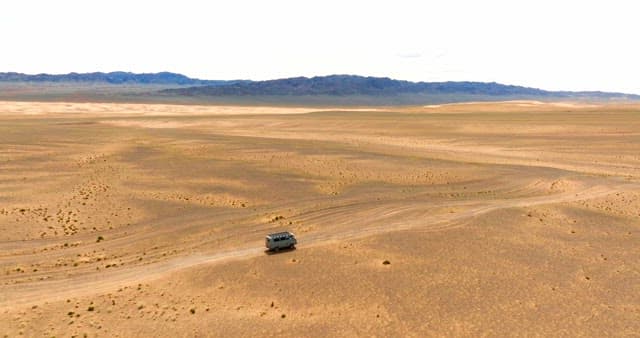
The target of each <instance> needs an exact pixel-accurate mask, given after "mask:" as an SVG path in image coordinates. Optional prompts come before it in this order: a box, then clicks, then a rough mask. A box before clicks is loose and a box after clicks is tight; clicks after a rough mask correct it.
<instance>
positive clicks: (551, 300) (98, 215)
mask: <svg viewBox="0 0 640 338" xmlns="http://www.w3.org/2000/svg"><path fill="white" fill-rule="evenodd" d="M282 230H290V231H292V232H294V233H295V234H296V236H297V238H298V242H299V245H298V247H297V249H296V250H289V251H283V252H279V253H275V254H269V253H266V252H265V248H264V236H265V235H266V234H268V233H270V232H276V231H282ZM0 334H2V336H8V337H15V336H27V337H52V336H55V337H70V336H76V337H83V336H88V337H95V336H99V337H204V336H241V337H247V336H256V337H265V336H288V337H301V336H331V337H345V336H367V337H373V336H378V337H391V336H407V337H425V336H474V337H475V336H497V337H503V336H545V337H546V336H596V337H602V336H637V335H638V334H640V105H637V104H631V103H616V104H613V103H588V104H587V103H543V102H533V101H516V102H495V103H471V104H452V105H441V106H420V107H398V108H392V107H391V108H390V107H383V108H382V107H381V108H363V109H340V108H287V107H280V108H274V107H231V106H226V107H223V106H195V105H162V104H108V103H38V102H29V103H25V102H0Z"/></svg>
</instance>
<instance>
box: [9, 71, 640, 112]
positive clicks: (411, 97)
mask: <svg viewBox="0 0 640 338" xmlns="http://www.w3.org/2000/svg"><path fill="white" fill-rule="evenodd" d="M60 84H64V86H62V87H61V86H60ZM25 86H26V87H28V88H27V89H25ZM105 86H108V88H105ZM36 87H37V89H33V90H29V88H36ZM61 88H64V89H61ZM16 93H17V94H16ZM0 99H18V100H22V99H24V100H38V99H44V100H87V101H91V100H99V101H109V100H114V101H150V102H153V101H162V102H172V101H175V102H198V103H216V102H218V103H219V102H227V103H249V104H253V103H256V104H259V103H268V104H278V103H287V104H346V105H349V104H359V105H368V104H371V105H380V104H382V105H384V104H387V105H402V104H429V103H447V102H466V101H491V100H515V99H546V100H556V99H560V100H573V99H576V100H619V101H627V100H633V101H638V100H640V95H634V94H624V93H608V92H599V91H590V92H570V91H547V90H542V89H536V88H529V87H522V86H513V85H504V84H499V83H495V82H490V83H487V82H466V81H464V82H410V81H401V80H394V79H390V78H386V77H364V76H356V75H330V76H316V77H312V78H307V77H294V78H288V79H279V80H268V81H249V80H231V81H227V80H200V79H193V78H189V77H187V76H185V75H182V74H176V73H169V72H161V73H146V74H136V73H128V72H111V73H100V72H96V73H69V74H63V75H51V74H37V75H27V74H21V73H0Z"/></svg>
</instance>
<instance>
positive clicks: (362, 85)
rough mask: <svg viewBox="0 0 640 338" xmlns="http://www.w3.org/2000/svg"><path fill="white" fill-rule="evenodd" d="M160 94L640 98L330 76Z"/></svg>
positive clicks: (480, 84) (483, 84)
mask: <svg viewBox="0 0 640 338" xmlns="http://www.w3.org/2000/svg"><path fill="white" fill-rule="evenodd" d="M160 93H163V94H173V95H184V96H304V95H307V96H314V95H327V96H349V95H366V96H396V95H400V94H434V95H437V94H466V95H488V96H527V97H575V98H580V97H593V98H610V97H615V98H622V99H624V98H627V99H640V95H635V94H625V93H609V92H602V91H581V92H572V91H548V90H543V89H538V88H531V87H524V86H515V85H505V84H500V83H496V82H474V81H446V82H411V81H405V80H394V79H391V78H388V77H370V76H369V77H365V76H358V75H329V76H315V77H292V78H285V79H277V80H266V81H247V82H241V83H231V84H224V85H220V86H206V85H204V86H197V87H186V88H179V89H164V90H161V91H160Z"/></svg>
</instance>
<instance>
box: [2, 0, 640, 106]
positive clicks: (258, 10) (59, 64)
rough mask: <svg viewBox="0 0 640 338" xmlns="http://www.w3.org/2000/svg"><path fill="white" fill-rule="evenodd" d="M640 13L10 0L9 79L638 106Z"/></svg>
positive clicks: (5, 51) (616, 7)
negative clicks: (474, 87)
mask: <svg viewBox="0 0 640 338" xmlns="http://www.w3.org/2000/svg"><path fill="white" fill-rule="evenodd" d="M636 3H637V4H636ZM639 9H640V3H638V2H637V1H633V0H629V1H622V0H606V1H605V0H602V1H590V0H584V1H572V0H565V1H559V0H554V1H549V0H535V1H529V0H520V1H517V0H512V1H498V0H484V1H477V0H475V1H472V0H448V1H444V0H443V1H428V0H423V1H403V0H394V1H391V0H386V1H377V0H369V1H356V0H352V1H348V0H342V1H333V0H322V1H317V0H308V1H304V0H296V1H289V0H271V1H264V0H262V1H253V0H233V1H226V0H219V1H214V0H210V1H196V0H179V1H161V0H156V1H144V0H137V1H134V0H127V1H121V0H110V1H87V0H78V1H74V0H56V1H51V0H2V1H1V2H0V72H8V71H14V72H22V73H28V74H35V73H53V74H59V73H68V72H93V71H104V72H108V71H116V70H122V71H131V72H158V71H171V72H177V73H182V74H185V75H187V76H190V77H195V78H201V79H221V80H225V79H252V80H266V79H276V78H284V77H293V76H320V75H329V74H357V75H366V76H384V77H391V78H395V79H402V80H410V81H483V82H491V81H495V82H500V83H505V84H516V85H524V86H530V87H536V88H543V89H548V90H603V91H616V92H626V93H636V94H640V66H639V65H638V62H639V61H640V43H638V40H640V38H639V37H638V35H639V34H638V33H640V19H638V14H639V13H640V11H639Z"/></svg>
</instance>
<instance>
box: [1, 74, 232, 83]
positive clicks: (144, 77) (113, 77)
mask: <svg viewBox="0 0 640 338" xmlns="http://www.w3.org/2000/svg"><path fill="white" fill-rule="evenodd" d="M0 82H27V83H42V82H49V83H108V84H115V85H118V84H130V85H180V86H184V85H192V86H196V85H209V86H215V85H221V84H231V83H236V82H238V81H222V80H200V79H192V78H190V77H187V76H185V75H182V74H176V73H170V72H160V73H142V74H136V73H129V72H110V73H101V72H95V73H69V74H56V75H52V74H36V75H28V74H22V73H0Z"/></svg>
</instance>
